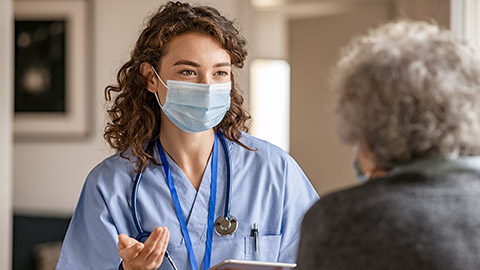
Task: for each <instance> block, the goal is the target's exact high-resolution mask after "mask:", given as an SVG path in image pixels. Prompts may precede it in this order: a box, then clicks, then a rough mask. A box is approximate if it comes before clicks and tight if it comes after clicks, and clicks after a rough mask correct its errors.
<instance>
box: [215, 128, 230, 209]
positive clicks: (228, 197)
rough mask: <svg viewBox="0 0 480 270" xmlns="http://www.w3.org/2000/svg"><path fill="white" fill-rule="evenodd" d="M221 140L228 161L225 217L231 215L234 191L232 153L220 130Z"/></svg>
mask: <svg viewBox="0 0 480 270" xmlns="http://www.w3.org/2000/svg"><path fill="white" fill-rule="evenodd" d="M218 134H219V137H220V141H222V147H223V151H224V153H225V158H226V163H227V194H226V195H225V214H224V216H225V217H230V201H231V199H230V194H231V193H232V187H231V179H232V178H231V173H232V172H231V164H230V153H229V152H228V146H227V141H226V139H225V137H224V135H223V133H222V132H218Z"/></svg>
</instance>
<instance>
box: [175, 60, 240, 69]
mask: <svg viewBox="0 0 480 270" xmlns="http://www.w3.org/2000/svg"><path fill="white" fill-rule="evenodd" d="M173 65H174V66H180V65H187V66H192V67H200V64H198V63H195V62H193V61H189V60H179V61H177V62H175V64H173ZM229 66H231V64H230V63H229V62H221V63H217V64H215V65H213V67H215V68H216V67H229Z"/></svg>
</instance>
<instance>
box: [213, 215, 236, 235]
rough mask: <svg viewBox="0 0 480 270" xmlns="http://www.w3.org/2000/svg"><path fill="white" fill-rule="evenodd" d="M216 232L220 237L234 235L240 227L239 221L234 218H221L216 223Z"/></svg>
mask: <svg viewBox="0 0 480 270" xmlns="http://www.w3.org/2000/svg"><path fill="white" fill-rule="evenodd" d="M214 227H215V232H216V233H217V234H218V235H220V236H227V235H231V234H233V233H234V232H235V231H236V230H237V227H238V222H237V219H236V218H235V217H234V216H230V217H224V216H222V217H219V218H218V219H217V220H216V221H215V226H214Z"/></svg>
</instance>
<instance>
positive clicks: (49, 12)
mask: <svg viewBox="0 0 480 270" xmlns="http://www.w3.org/2000/svg"><path fill="white" fill-rule="evenodd" d="M14 11H15V30H14V34H15V37H14V42H15V44H14V51H15V56H14V63H15V67H14V74H15V79H14V134H15V139H29V138H43V139H45V138H58V137H83V136H85V135H86V133H87V129H88V128H87V127H88V124H87V118H88V117H87V114H88V113H87V104H86V100H87V94H88V91H87V85H88V84H87V81H88V79H87V59H88V58H89V57H88V55H87V44H88V40H87V35H88V33H87V29H88V27H87V25H88V20H87V1H85V0H65V1H60V0H49V1H45V0H17V1H15V2H14Z"/></svg>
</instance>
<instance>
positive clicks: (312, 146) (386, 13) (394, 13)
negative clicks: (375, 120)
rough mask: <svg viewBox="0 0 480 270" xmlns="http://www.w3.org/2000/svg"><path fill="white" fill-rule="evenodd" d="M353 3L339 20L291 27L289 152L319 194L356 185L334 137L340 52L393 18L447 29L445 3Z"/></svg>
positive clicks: (348, 155) (348, 153)
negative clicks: (334, 71)
mask: <svg viewBox="0 0 480 270" xmlns="http://www.w3.org/2000/svg"><path fill="white" fill-rule="evenodd" d="M324 2H328V1H324ZM338 2H340V1H338ZM338 2H337V3H338ZM353 2H354V1H344V3H345V7H346V8H345V9H344V12H339V13H338V14H331V15H327V16H325V15H321V16H318V17H311V16H310V17H309V18H308V19H301V18H300V19H292V20H290V22H289V32H290V38H289V59H290V63H291V69H292V77H291V119H290V123H291V131H290V139H291V142H290V143H291V145H290V149H291V151H290V152H291V154H292V156H293V157H294V158H295V159H296V160H297V161H298V162H299V164H300V166H301V167H302V168H303V169H304V171H305V173H306V174H307V176H308V177H309V179H310V181H311V182H312V183H313V185H314V186H315V188H316V189H317V191H318V192H319V193H320V194H324V193H328V192H331V191H333V190H336V189H338V188H341V187H345V186H349V185H354V184H357V180H356V178H355V173H354V170H353V168H352V163H353V153H352V150H351V149H350V148H349V147H346V146H343V145H341V144H340V142H339V141H338V140H337V138H336V136H335V133H334V112H333V108H334V95H333V93H332V92H331V90H330V88H329V81H328V80H329V72H331V67H332V66H333V65H334V64H335V62H336V61H337V59H338V55H339V49H340V48H341V47H343V46H345V45H346V44H347V43H348V41H349V40H350V39H351V38H352V37H353V36H356V35H360V34H363V33H365V32H366V31H367V29H368V28H370V27H374V26H377V25H378V24H380V23H383V22H386V21H388V20H390V19H393V18H396V17H408V18H411V19H422V20H429V21H431V20H432V19H433V20H435V21H437V22H438V23H439V24H440V25H443V26H445V27H448V25H449V1H448V0H398V1H368V0H364V1H361V3H360V4H359V3H353ZM358 2H360V1H358ZM366 106H368V104H366Z"/></svg>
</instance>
